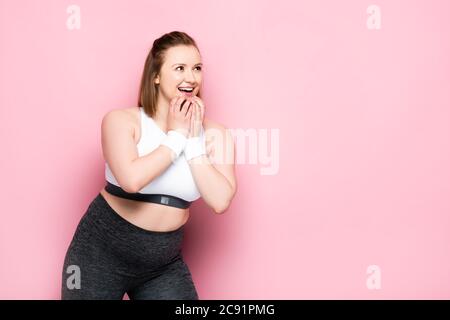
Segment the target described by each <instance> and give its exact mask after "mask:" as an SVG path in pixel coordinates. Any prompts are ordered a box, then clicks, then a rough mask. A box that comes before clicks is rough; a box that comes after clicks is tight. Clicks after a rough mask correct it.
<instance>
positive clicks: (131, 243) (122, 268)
mask: <svg viewBox="0 0 450 320" xmlns="http://www.w3.org/2000/svg"><path fill="white" fill-rule="evenodd" d="M183 234H184V225H183V226H181V227H180V228H178V229H177V230H173V231H167V232H166V231H148V230H145V229H142V228H140V227H138V226H136V225H134V224H132V223H130V222H128V221H127V220H125V219H124V218H122V217H121V216H120V215H119V214H118V213H117V212H115V211H114V209H112V208H111V206H110V205H109V204H108V202H106V200H105V198H103V196H102V195H101V193H99V194H98V195H97V196H96V198H95V199H94V200H93V201H92V202H91V203H90V205H89V207H88V209H87V211H86V213H85V214H84V216H83V217H82V218H81V220H80V222H79V224H78V227H77V229H76V231H75V234H74V236H73V239H72V242H71V243H70V246H69V248H68V249H67V253H66V256H65V259H64V267H63V271H62V287H61V298H62V299H122V298H123V296H124V294H125V293H127V294H128V296H129V298H130V299H132V300H133V299H164V300H175V299H186V300H198V295H197V290H196V288H195V286H194V283H193V281H192V276H191V273H190V271H189V269H188V266H187V265H186V263H185V262H184V261H183V257H182V253H181V244H182V240H183Z"/></svg>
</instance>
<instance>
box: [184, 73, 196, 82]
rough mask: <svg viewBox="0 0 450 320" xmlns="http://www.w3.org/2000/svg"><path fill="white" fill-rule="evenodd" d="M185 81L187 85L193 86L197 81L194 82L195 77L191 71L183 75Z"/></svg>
mask: <svg viewBox="0 0 450 320" xmlns="http://www.w3.org/2000/svg"><path fill="white" fill-rule="evenodd" d="M185 80H186V82H187V83H190V84H194V83H196V82H197V81H196V78H195V75H194V73H193V71H192V70H191V71H187V72H186V74H185Z"/></svg>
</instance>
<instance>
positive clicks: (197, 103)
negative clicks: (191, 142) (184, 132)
mask: <svg viewBox="0 0 450 320" xmlns="http://www.w3.org/2000/svg"><path fill="white" fill-rule="evenodd" d="M189 100H190V101H191V102H193V103H194V108H193V109H194V110H193V113H192V117H191V125H190V130H189V137H188V138H192V137H199V136H200V132H201V128H202V124H203V118H204V115H205V104H204V103H203V101H202V99H200V98H199V97H197V96H193V97H190V99H189Z"/></svg>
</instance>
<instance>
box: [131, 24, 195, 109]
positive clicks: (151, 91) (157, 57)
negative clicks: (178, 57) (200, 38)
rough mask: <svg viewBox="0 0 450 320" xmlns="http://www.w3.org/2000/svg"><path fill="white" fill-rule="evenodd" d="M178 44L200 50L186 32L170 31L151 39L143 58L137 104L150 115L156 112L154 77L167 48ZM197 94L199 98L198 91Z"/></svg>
mask: <svg viewBox="0 0 450 320" xmlns="http://www.w3.org/2000/svg"><path fill="white" fill-rule="evenodd" d="M178 45H187V46H194V47H195V48H197V50H198V51H199V52H200V50H199V49H198V47H197V44H196V42H195V40H194V39H192V38H191V37H190V36H189V35H188V34H187V33H185V32H182V31H172V32H170V33H166V34H164V35H162V36H161V37H159V38H158V39H156V40H155V41H153V47H152V49H151V50H150V52H149V53H148V55H147V59H146V60H145V65H144V71H143V73H142V78H141V85H140V88H139V98H138V106H139V107H142V108H144V111H145V112H146V113H147V114H148V115H150V116H151V117H153V116H154V115H155V113H156V102H157V101H158V88H157V87H158V84H156V83H155V82H154V81H155V78H156V76H157V75H158V74H159V72H160V71H161V67H162V65H163V63H164V58H165V53H166V51H167V49H169V48H171V47H174V46H178ZM197 96H198V97H199V98H201V93H200V91H199V92H198V94H197Z"/></svg>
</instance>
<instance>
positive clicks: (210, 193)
mask: <svg viewBox="0 0 450 320" xmlns="http://www.w3.org/2000/svg"><path fill="white" fill-rule="evenodd" d="M194 98H196V99H195V101H196V102H197V103H198V107H197V113H196V111H195V109H194V110H193V111H194V112H193V113H192V117H194V119H196V120H197V121H193V122H192V123H191V129H193V126H194V125H200V126H201V124H202V123H203V114H204V105H203V102H202V101H201V100H200V98H198V97H194ZM196 130H198V127H197V129H196ZM205 131H207V132H208V136H211V137H213V141H206V151H207V154H206V155H201V156H198V157H195V158H193V159H191V160H189V161H188V163H189V167H190V168H191V173H192V176H193V178H194V181H195V184H196V185H197V188H198V189H199V192H200V194H201V195H202V198H203V200H204V201H205V202H206V204H208V206H209V207H211V208H212V209H213V210H214V211H215V212H216V213H223V212H224V211H225V210H226V209H227V208H228V207H229V205H230V203H231V200H232V199H233V197H234V195H235V193H236V190H237V184H236V178H235V174H234V162H235V156H234V154H235V150H234V141H233V137H232V135H231V133H230V132H229V130H227V129H226V128H224V127H223V126H221V125H218V124H217V125H214V126H213V127H211V128H208V129H206V130H205ZM194 136H195V135H194ZM205 137H206V132H205ZM208 142H209V143H208ZM211 160H212V161H211Z"/></svg>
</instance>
